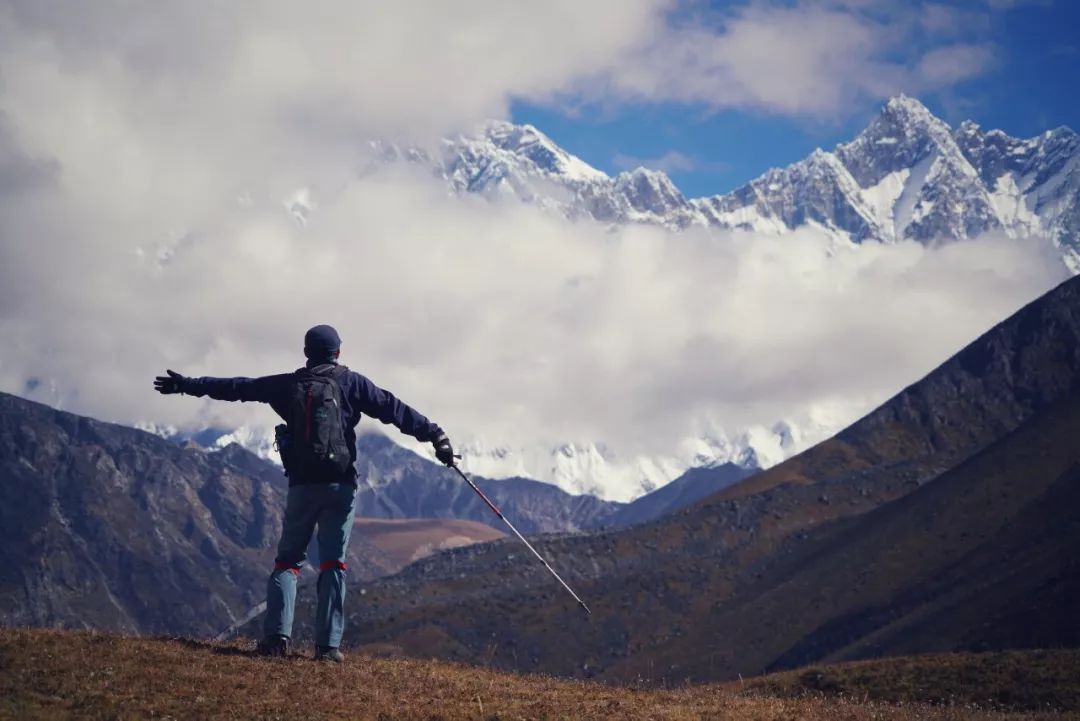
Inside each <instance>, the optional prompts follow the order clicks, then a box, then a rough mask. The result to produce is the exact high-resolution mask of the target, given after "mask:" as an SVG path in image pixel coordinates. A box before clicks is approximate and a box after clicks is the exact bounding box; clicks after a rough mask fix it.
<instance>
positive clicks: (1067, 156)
mask: <svg viewBox="0 0 1080 721" xmlns="http://www.w3.org/2000/svg"><path fill="white" fill-rule="evenodd" d="M376 147H377V150H378V152H379V157H380V158H382V159H383V160H387V161H392V160H405V161H407V162H412V163H421V164H426V165H428V166H430V167H431V168H432V171H433V172H435V173H436V174H437V175H439V176H440V177H442V178H444V179H445V180H446V182H447V183H448V184H449V186H450V187H451V188H452V189H453V190H454V191H455V192H459V193H478V194H485V195H496V196H500V197H503V196H506V195H511V196H514V197H517V198H519V199H520V200H522V201H524V202H529V203H535V204H537V205H539V206H542V207H545V208H550V209H552V210H554V211H556V212H559V213H561V214H562V215H563V216H565V217H567V218H570V219H580V218H590V219H593V220H597V221H600V222H604V223H613V224H626V223H652V224H657V225H662V226H665V227H667V228H672V229H683V228H687V227H690V226H695V225H696V226H709V227H717V228H728V229H750V230H754V231H757V232H762V233H772V234H779V235H783V234H787V233H789V232H791V231H793V230H796V229H798V228H800V227H804V226H814V227H817V228H819V229H821V230H822V231H824V232H826V233H828V234H830V235H831V236H833V237H834V238H835V239H836V241H837V242H840V243H845V244H847V243H861V242H865V241H868V240H873V241H878V242H881V243H894V242H898V241H901V240H906V239H911V240H916V241H919V242H922V243H933V242H939V241H948V240H958V239H966V238H973V237H976V236H978V235H981V234H983V233H986V232H989V231H1001V232H1003V233H1005V234H1006V235H1009V236H1012V237H1020V236H1030V235H1041V236H1045V237H1047V239H1048V240H1049V241H1050V242H1053V243H1054V244H1055V245H1056V246H1057V247H1058V248H1059V249H1060V251H1061V253H1062V258H1063V260H1064V262H1065V263H1066V264H1067V265H1068V266H1069V268H1070V269H1071V270H1072V271H1073V272H1074V273H1077V272H1080V238H1078V233H1080V137H1078V136H1077V134H1076V133H1075V132H1073V131H1072V130H1071V129H1069V128H1066V127H1060V128H1057V129H1054V130H1048V131H1046V132H1045V133H1043V134H1042V135H1039V136H1036V137H1034V138H1029V139H1019V138H1014V137H1011V136H1009V135H1007V134H1005V133H1004V132H1002V131H1000V130H990V131H983V130H982V129H981V128H980V127H979V126H978V125H977V124H975V123H974V122H971V121H965V122H964V123H961V124H960V125H959V126H958V127H957V128H955V129H953V128H952V127H950V126H949V125H948V124H947V123H946V122H945V121H943V120H941V119H940V118H938V117H936V116H934V115H933V114H932V113H931V112H930V111H929V110H928V109H927V108H926V106H925V105H923V104H922V103H921V102H919V101H918V100H916V99H914V98H910V97H906V96H898V97H895V98H892V99H891V100H889V101H888V103H886V104H885V105H884V107H883V108H882V109H881V112H880V113H879V114H878V115H877V116H876V117H875V118H874V119H873V120H872V121H871V123H870V124H869V126H868V127H867V128H866V129H865V130H863V131H862V132H861V133H859V134H858V135H857V136H856V137H855V139H854V140H852V141H851V142H848V143H842V144H840V145H838V146H837V147H836V148H834V149H833V150H831V151H826V150H821V149H818V150H815V151H814V152H813V153H812V154H811V155H810V156H809V157H807V158H805V159H804V160H801V161H799V162H797V163H794V164H792V165H790V166H788V167H786V168H774V169H772V170H769V171H767V172H766V173H764V174H763V175H762V176H760V177H758V178H756V179H754V180H752V181H750V182H749V183H747V184H746V185H743V186H741V187H739V188H737V189H735V190H734V191H732V192H730V193H727V194H724V195H715V196H709V197H703V198H686V197H685V196H684V195H683V194H682V193H681V192H680V191H679V189H678V188H677V187H676V186H675V184H674V183H673V182H672V180H671V178H669V177H668V176H667V174H665V173H663V172H661V171H656V170H649V169H646V168H641V167H639V168H637V169H635V170H631V171H626V172H622V173H619V174H618V175H616V176H615V177H611V176H608V175H607V174H605V173H603V172H602V171H600V170H597V169H596V168H593V167H591V166H590V165H588V164H587V163H585V162H584V161H583V160H581V159H580V158H577V157H575V156H573V155H571V154H570V153H568V152H567V151H565V150H563V149H562V148H560V147H559V146H558V145H557V144H555V142H554V141H552V140H551V138H549V137H547V136H546V135H544V134H543V133H542V132H540V131H539V130H538V129H536V128H535V127H533V126H531V125H514V124H511V123H506V122H489V123H488V124H486V125H485V126H484V127H483V129H482V130H481V131H480V132H479V133H478V134H477V135H473V136H460V137H457V138H453V139H447V140H445V141H443V144H442V147H441V148H440V149H439V150H438V151H430V150H423V149H418V148H409V149H404V150H403V149H401V148H398V147H396V146H392V145H385V144H377V145H376Z"/></svg>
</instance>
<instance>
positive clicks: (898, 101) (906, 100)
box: [883, 93, 934, 118]
mask: <svg viewBox="0 0 1080 721" xmlns="http://www.w3.org/2000/svg"><path fill="white" fill-rule="evenodd" d="M883 111H885V112H890V113H894V114H899V113H903V114H906V115H910V116H912V117H921V118H925V117H931V118H932V117H934V114H933V113H931V112H930V109H929V108H927V107H926V106H925V105H923V103H922V101H921V100H919V99H918V98H913V97H911V96H909V95H904V94H903V93H901V94H900V95H896V96H894V97H891V98H889V101H888V102H887V103H885V107H884V109H883Z"/></svg>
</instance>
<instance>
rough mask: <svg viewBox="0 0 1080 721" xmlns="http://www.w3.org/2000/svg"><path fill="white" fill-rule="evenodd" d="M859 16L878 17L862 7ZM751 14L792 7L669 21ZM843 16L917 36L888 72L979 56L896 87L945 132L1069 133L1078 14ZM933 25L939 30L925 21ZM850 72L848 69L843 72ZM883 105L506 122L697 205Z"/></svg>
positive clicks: (631, 109) (955, 11) (1074, 120)
mask: <svg viewBox="0 0 1080 721" xmlns="http://www.w3.org/2000/svg"><path fill="white" fill-rule="evenodd" d="M852 4H853V5H860V4H862V3H852ZM866 4H867V5H877V6H878V8H880V7H882V6H884V5H885V3H875V2H874V1H873V0H870V2H868V3H866ZM691 5H693V4H691ZM751 5H754V6H759V7H760V6H768V7H772V8H775V7H777V6H781V7H784V8H786V9H791V8H797V7H799V6H800V3H796V2H786V3H783V2H781V3H766V2H754V3H750V4H747V3H715V4H713V5H712V6H711V7H709V8H708V10H709V12H701V9H700V8H697V11H696V12H695V13H693V14H691V13H689V12H686V11H685V9H682V10H680V12H683V13H685V15H686V17H685V19H684V22H685V24H687V25H691V24H694V23H701V24H704V25H709V24H712V26H713V30H714V32H718V33H720V34H723V33H724V32H725V29H724V23H725V22H726V20H727V18H728V13H732V12H734V13H739V12H743V11H745V9H746V8H747V7H750V6H751ZM801 5H806V4H805V3H802V4H801ZM895 5H896V6H899V5H901V4H900V3H896V4H895ZM943 11H947V12H943ZM874 12H879V13H880V14H879V15H878V16H875V15H874V14H873V13H874ZM851 13H852V14H854V15H857V16H859V17H860V19H861V20H863V21H865V22H867V23H870V24H871V25H872V26H873V27H874V28H875V32H887V31H889V29H890V28H893V27H896V26H899V25H905V24H906V25H905V27H906V26H912V27H914V26H915V25H917V24H920V25H919V27H918V28H917V29H915V30H902V31H898V32H903V33H905V35H904V39H903V42H902V47H899V48H894V49H891V50H890V51H888V59H889V60H890V61H893V62H895V63H896V64H897V65H899V66H912V65H914V64H916V63H917V62H918V61H919V58H920V53H922V54H925V53H926V52H927V51H928V50H929V49H932V48H934V47H945V46H952V45H954V44H958V43H962V44H964V45H965V46H967V47H977V48H980V49H982V50H983V51H984V55H983V56H982V60H981V61H980V63H979V65H978V67H977V68H974V69H972V71H971V72H970V73H969V74H968V75H967V76H966V77H959V78H957V79H956V81H955V82H946V83H943V84H941V85H939V86H937V87H922V88H921V87H919V86H918V84H917V83H914V84H912V86H905V85H904V84H903V83H902V82H901V83H900V84H899V85H897V86H896V88H897V89H899V90H904V91H906V92H908V94H911V95H913V96H915V97H918V98H919V99H920V100H922V101H923V102H924V103H925V104H926V105H927V106H928V107H929V108H930V109H931V110H932V111H933V112H934V113H935V114H937V115H938V116H940V117H942V118H944V119H945V120H947V121H948V122H950V123H952V124H954V125H955V124H956V123H958V122H960V121H961V120H964V119H969V118H970V119H972V120H975V121H976V122H978V123H979V124H980V125H982V126H983V127H984V128H987V129H989V128H1001V129H1003V130H1005V131H1006V132H1008V133H1010V134H1013V135H1018V136H1030V135H1035V134H1037V133H1039V132H1042V131H1043V130H1045V129H1048V128H1052V127H1057V126H1059V125H1068V126H1070V127H1072V128H1073V129H1074V130H1080V93H1077V79H1078V77H1080V2H1076V1H1075V0H1052V1H1051V0H1045V1H1042V2H1040V1H1038V0H1035V1H1032V0H964V1H963V2H953V3H950V4H947V5H946V4H941V3H933V4H930V3H923V4H921V5H920V6H919V7H918V8H917V9H915V8H914V4H911V5H910V6H908V8H905V9H904V10H896V9H887V10H880V9H879V10H877V11H873V10H871V11H867V12H860V11H859V10H853V11H851ZM939 16H940V17H941V18H945V19H942V20H931V19H930V18H931V17H933V18H938V17H939ZM763 17H764V18H765V19H764V20H763V22H768V18H767V17H765V16H764V15H763ZM859 60H860V57H853V58H852V62H853V63H856V62H859ZM887 94H888V93H885V92H878V93H873V92H865V93H860V94H855V95H854V96H853V97H851V98H849V99H848V100H849V101H848V102H844V103H841V104H837V105H836V106H834V107H829V108H825V109H821V108H817V109H814V110H812V111H811V112H801V111H798V110H796V111H794V112H792V111H791V110H790V109H788V108H776V107H772V106H770V105H769V103H761V102H755V101H750V102H736V103H728V102H722V103H720V105H719V107H715V106H714V107H710V105H712V104H711V103H707V102H702V101H700V100H692V101H690V102H682V101H663V102H657V101H656V100H655V99H652V98H645V99H643V100H630V101H624V102H615V103H613V102H603V103H596V104H593V103H590V102H589V97H588V96H587V92H583V93H582V95H581V96H579V97H576V98H573V99H572V101H571V102H565V98H564V99H560V101H556V102H546V103H536V102H532V103H528V102H517V103H515V105H514V106H513V109H512V117H513V120H514V121H515V122H527V123H532V124H534V125H536V126H537V127H539V128H540V129H541V130H543V131H544V132H545V133H547V134H548V135H550V136H551V137H552V138H553V139H554V140H555V141H556V142H557V143H559V144H560V145H561V146H563V147H564V148H566V149H567V150H569V151H570V152H572V153H574V154H576V155H578V156H580V157H581V158H583V159H584V160H586V161H587V162H589V163H590V164H592V165H594V166H596V167H598V168H600V169H602V170H604V171H606V172H609V173H615V172H618V171H619V170H623V169H625V168H627V167H632V166H634V165H636V164H642V165H645V166H646V167H659V168H661V169H663V170H666V171H667V172H668V173H669V174H670V175H671V176H672V178H673V179H674V180H675V182H676V183H677V184H678V185H679V187H680V188H681V189H682V190H683V192H684V193H686V194H687V195H690V196H699V195H710V194H713V193H720V192H726V191H728V190H731V189H732V188H735V187H737V186H738V185H741V184H742V183H744V182H746V181H747V180H749V179H751V178H753V177H756V176H757V175H758V174H760V173H761V172H763V171H764V170H766V169H768V168H770V167H775V166H784V165H787V164H789V163H791V162H794V161H796V160H799V159H800V158H802V157H805V156H806V155H807V154H809V153H810V152H811V151H812V150H813V149H814V148H815V147H823V148H831V147H832V146H833V145H835V144H836V143H838V142H842V141H844V140H847V139H850V138H851V137H852V136H853V135H854V134H856V133H857V132H858V131H859V130H860V129H861V128H862V127H864V126H865V125H866V123H867V122H868V121H869V120H870V119H871V118H872V117H873V115H874V114H875V113H876V112H877V111H878V109H879V108H880V106H881V104H882V100H883V97H884V96H885V95H887Z"/></svg>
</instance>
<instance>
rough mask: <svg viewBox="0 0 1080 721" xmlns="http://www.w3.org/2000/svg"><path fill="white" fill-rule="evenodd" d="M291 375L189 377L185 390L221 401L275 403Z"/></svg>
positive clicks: (191, 394) (197, 396)
mask: <svg viewBox="0 0 1080 721" xmlns="http://www.w3.org/2000/svg"><path fill="white" fill-rule="evenodd" d="M289 378H290V376H289V375H276V376H263V377H262V378H188V379H187V383H185V384H184V388H183V391H184V393H186V394H187V395H189V396H195V397H196V398H201V397H203V396H208V397H210V398H213V399H215V400H219V401H254V402H257V403H274V402H276V401H278V400H279V398H280V396H281V394H282V389H283V388H284V387H285V384H286V382H287V381H288V379H289Z"/></svg>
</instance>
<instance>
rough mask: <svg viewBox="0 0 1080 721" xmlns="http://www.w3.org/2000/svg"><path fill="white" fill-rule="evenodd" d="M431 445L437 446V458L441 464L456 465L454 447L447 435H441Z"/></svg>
mask: <svg viewBox="0 0 1080 721" xmlns="http://www.w3.org/2000/svg"><path fill="white" fill-rule="evenodd" d="M431 443H432V445H434V446H435V457H436V458H438V459H439V462H440V463H445V464H446V465H448V466H452V465H454V458H455V456H454V447H453V446H451V445H450V439H449V438H447V437H446V434H445V433H440V434H439V435H438V436H437V437H436V438H435V439H434V440H433V441H431Z"/></svg>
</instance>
